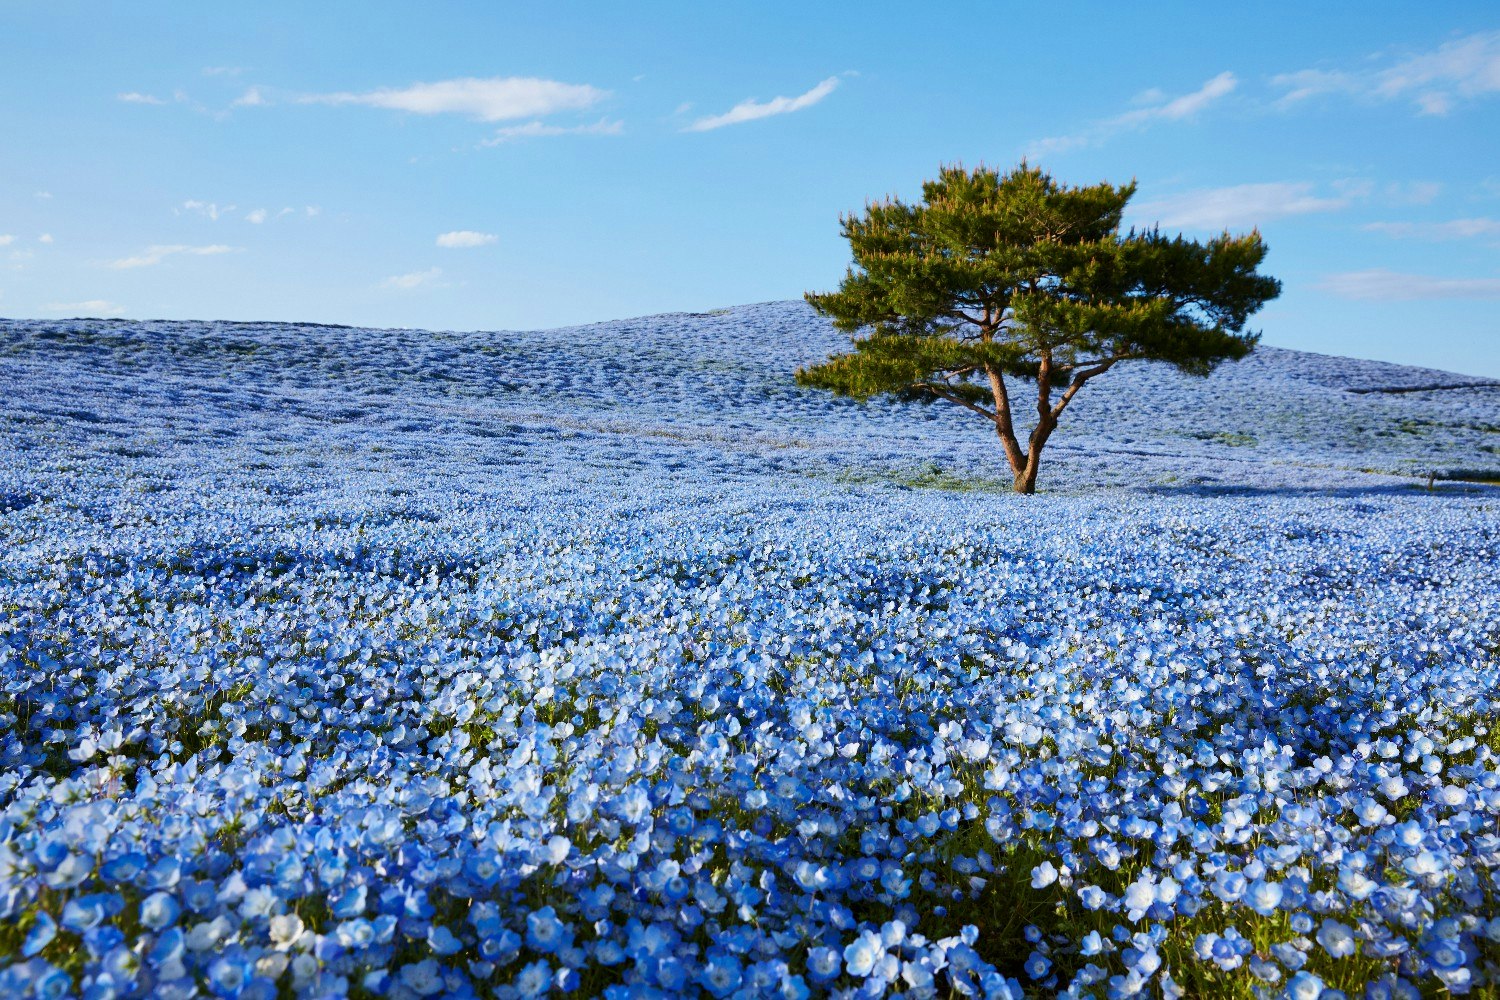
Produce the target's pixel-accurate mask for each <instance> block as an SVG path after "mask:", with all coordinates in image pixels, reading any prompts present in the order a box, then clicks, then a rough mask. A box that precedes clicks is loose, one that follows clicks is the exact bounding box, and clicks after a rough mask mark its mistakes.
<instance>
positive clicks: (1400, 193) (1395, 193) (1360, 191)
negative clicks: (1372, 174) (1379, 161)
mask: <svg viewBox="0 0 1500 1000" xmlns="http://www.w3.org/2000/svg"><path fill="white" fill-rule="evenodd" d="M1333 189H1334V190H1335V191H1337V192H1338V193H1339V194H1341V195H1343V196H1345V197H1347V198H1355V199H1360V200H1363V199H1366V198H1369V199H1373V200H1377V201H1380V202H1383V203H1384V204H1386V205H1429V204H1431V203H1432V201H1433V199H1435V198H1436V197H1437V196H1438V195H1440V194H1442V193H1443V185H1442V184H1440V183H1438V182H1437V181H1405V182H1401V181H1391V182H1389V183H1387V184H1379V183H1376V182H1375V181H1373V180H1371V179H1370V178H1368V177H1344V178H1340V179H1339V180H1336V181H1334V182H1333Z"/></svg>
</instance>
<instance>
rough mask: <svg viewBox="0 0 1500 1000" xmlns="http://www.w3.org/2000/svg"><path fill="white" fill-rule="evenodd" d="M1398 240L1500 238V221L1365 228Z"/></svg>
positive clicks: (1375, 224)
mask: <svg viewBox="0 0 1500 1000" xmlns="http://www.w3.org/2000/svg"><path fill="white" fill-rule="evenodd" d="M1364 228H1365V229H1367V230H1369V231H1370V232H1372V233H1384V234H1385V235H1387V236H1394V237H1396V238H1398V239H1418V240H1432V241H1437V242H1441V241H1445V240H1471V239H1478V238H1481V237H1485V236H1494V237H1500V219H1450V220H1448V221H1447V222H1372V223H1370V224H1369V225H1367V226H1365V227H1364Z"/></svg>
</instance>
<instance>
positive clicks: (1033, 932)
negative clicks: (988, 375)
mask: <svg viewBox="0 0 1500 1000" xmlns="http://www.w3.org/2000/svg"><path fill="white" fill-rule="evenodd" d="M841 342H842V341H841V338H840V337H839V336H838V335H837V334H836V333H834V332H833V331H832V330H831V329H830V328H829V327H827V326H826V325H825V324H824V323H822V322H821V321H819V320H817V319H816V318H815V317H814V316H813V314H812V313H811V311H810V310H809V309H808V308H807V307H806V306H804V305H802V304H801V303H772V304H764V305H757V306H748V307H743V308H739V309H733V310H724V311H721V312H716V313H713V314H692V315H689V314H672V315H666V316H657V317H649V318H644V319H637V320H628V321H619V322H613V323H606V324H599V325H595V326H590V327H585V328H577V329H570V330H559V331H543V332H530V333H451V332H424V331H414V330H368V329H354V328H346V327H323V326H310V325H309V326H294V325H279V324H243V323H168V322H131V321H105V320H72V321H59V322H39V321H6V320H0V388H3V390H4V391H3V393H0V996H24V995H37V996H47V997H62V996H67V995H75V996H82V997H99V998H104V997H127V996H164V997H179V996H180V997H187V996H192V995H195V994H196V995H212V996H224V997H246V998H253V997H276V996H307V997H313V996H317V997H323V996H345V995H347V996H362V997H365V996H384V997H393V998H409V997H437V996H454V997H468V996H499V997H537V996H601V995H602V996H608V997H669V996H684V995H688V996H692V995H711V996H715V997H768V996H782V997H792V998H798V997H807V996H840V997H853V996H867V997H874V996H885V995H891V996H895V995H902V996H907V997H912V998H920V997H934V996H943V997H947V996H953V995H961V996H985V997H1009V998H1013V1000H1018V998H1020V997H1023V996H1028V997H1030V996H1052V995H1066V996H1075V997H1081V996H1094V997H1106V996H1108V997H1129V996H1138V995H1139V996H1169V997H1255V996H1264V997H1281V996H1291V997H1297V998H1319V997H1323V998H1330V997H1333V998H1336V997H1340V996H1343V997H1351V998H1352V997H1406V996H1411V997H1415V996H1430V995H1445V994H1448V993H1451V994H1456V995H1469V996H1496V995H1500V905H1497V900H1500V890H1497V885H1496V876H1497V869H1500V835H1497V832H1496V830H1497V827H1500V822H1497V821H1500V700H1497V699H1500V691H1497V688H1500V669H1497V668H1500V584H1497V582H1496V581H1497V579H1500V566H1497V551H1500V490H1497V489H1496V488H1495V486H1493V485H1487V484H1488V483H1493V482H1495V481H1500V385H1496V384H1495V383H1492V382H1487V381H1486V380H1483V379H1474V378H1467V377H1464V376H1457V375H1453V374H1451V373H1443V372H1432V371H1424V370H1419V369H1412V368H1403V367H1398V366H1392V365H1384V364H1378V363H1374V362H1362V361H1355V360H1351V359H1346V358H1334V357H1327V356H1321V355H1313V354H1306V353H1299V352H1293V351H1285V350H1277V349H1273V348H1262V349H1260V350H1258V351H1257V352H1256V353H1255V354H1253V355H1252V356H1251V357H1250V358H1249V359H1248V360H1246V361H1244V362H1240V363H1238V364H1234V365H1230V366H1226V367H1224V368H1222V369H1220V370H1219V371H1218V372H1217V373H1216V374H1214V375H1213V376H1211V377H1210V378H1208V379H1203V380H1200V379H1190V378H1186V377H1184V376H1181V375H1178V374H1175V373H1174V372H1172V371H1171V370H1170V369H1165V368H1157V367H1153V366H1150V365H1142V366H1140V367H1138V368H1136V369H1134V370H1131V369H1128V368H1124V367H1122V368H1121V369H1120V370H1119V371H1118V372H1115V373H1111V374H1110V375H1109V376H1107V377H1105V378H1101V379H1100V380H1099V381H1098V382H1097V383H1096V384H1093V385H1090V386H1089V388H1088V391H1087V392H1086V393H1085V394H1083V395H1081V396H1080V397H1079V399H1078V401H1077V403H1076V404H1074V406H1073V408H1071V409H1070V410H1069V412H1068V417H1067V420H1066V421H1065V422H1064V425H1063V427H1062V428H1061V429H1060V430H1059V432H1058V436H1057V437H1056V438H1055V439H1054V444H1053V446H1052V448H1051V449H1049V463H1048V464H1047V465H1045V466H1044V467H1043V471H1042V479H1041V489H1042V493H1041V494H1040V495H1038V496H1035V497H1017V496H1013V495H1011V494H1010V493H1009V492H1008V488H1009V476H1008V474H1007V473H1005V472H1004V471H1003V469H1002V466H1003V462H1002V460H1001V457H1000V454H999V451H998V447H997V443H996V441H995V439H994V435H993V433H987V431H986V428H985V427H984V426H982V425H980V424H978V423H976V422H975V421H974V420H973V419H972V418H969V417H966V416H965V415H963V414H962V413H960V412H957V411H949V410H944V409H939V408H923V407H919V406H915V405H894V406H884V405H881V406H868V407H866V406H860V405H857V404H854V403H849V402H844V401H839V400H835V399H832V398H830V397H827V396H825V395H823V394H819V393H815V392H811V391H804V390H800V389H798V388H797V387H796V386H795V385H794V384H793V382H792V380H791V374H792V372H793V371H794V370H795V369H796V368H797V367H798V366H799V365H803V364H807V363H809V362H813V361H817V360H820V359H821V358H822V357H824V356H826V355H827V354H828V353H829V352H830V351H832V350H834V349H837V348H838V347H839V345H840V344H841Z"/></svg>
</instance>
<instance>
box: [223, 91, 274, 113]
mask: <svg viewBox="0 0 1500 1000" xmlns="http://www.w3.org/2000/svg"><path fill="white" fill-rule="evenodd" d="M270 103H271V102H270V101H268V100H266V95H265V94H263V93H261V89H260V88H259V87H251V88H250V89H249V90H246V91H245V92H244V93H243V94H241V95H240V96H239V97H236V98H235V99H234V100H233V101H230V102H229V106H230V107H231V108H261V107H265V106H266V105H267V104H270Z"/></svg>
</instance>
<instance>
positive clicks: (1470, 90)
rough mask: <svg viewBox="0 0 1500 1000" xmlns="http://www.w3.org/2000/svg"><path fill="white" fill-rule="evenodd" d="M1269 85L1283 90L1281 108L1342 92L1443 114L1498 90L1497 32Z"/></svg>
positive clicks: (1311, 72)
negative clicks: (1373, 66) (1379, 64)
mask: <svg viewBox="0 0 1500 1000" xmlns="http://www.w3.org/2000/svg"><path fill="white" fill-rule="evenodd" d="M1271 83H1272V85H1273V86H1277V87H1281V88H1283V89H1285V90H1286V93H1285V94H1284V95H1283V96H1282V98H1281V100H1280V102H1279V103H1280V104H1281V105H1282V106H1283V107H1285V106H1289V105H1292V104H1296V103H1297V102H1299V101H1304V100H1307V99H1308V98H1310V97H1317V96H1320V95H1323V94H1342V95H1345V96H1350V97H1361V98H1365V99H1368V100H1377V101H1392V100H1399V99H1405V100H1410V101H1411V102H1412V103H1414V104H1415V105H1416V106H1417V109H1418V110H1419V111H1420V112H1421V113H1422V114H1425V115H1446V114H1447V113H1448V112H1450V111H1451V110H1453V107H1454V106H1455V105H1456V104H1457V103H1459V102H1460V101H1462V100H1466V99H1473V98H1478V97H1484V96H1486V95H1490V94H1495V93H1500V31H1490V32H1480V33H1477V34H1473V35H1467V36H1465V37H1463V38H1458V39H1455V40H1453V41H1451V42H1447V43H1444V44H1443V45H1440V46H1438V47H1437V48H1436V49H1433V50H1431V51H1429V52H1419V53H1417V54H1415V55H1409V56H1406V57H1405V58H1402V59H1400V60H1398V61H1397V62H1396V63H1395V64H1394V65H1391V66H1388V67H1386V68H1385V69H1377V70H1358V71H1352V72H1346V71H1342V70H1321V69H1304V70H1298V71H1297V72H1295V73H1282V74H1281V75H1279V76H1275V77H1272V78H1271Z"/></svg>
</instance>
